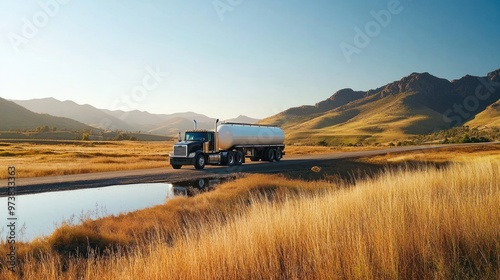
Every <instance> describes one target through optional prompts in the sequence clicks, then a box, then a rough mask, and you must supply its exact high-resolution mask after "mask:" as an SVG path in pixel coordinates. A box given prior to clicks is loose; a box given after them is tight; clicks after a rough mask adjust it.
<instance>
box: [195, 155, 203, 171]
mask: <svg viewBox="0 0 500 280" xmlns="http://www.w3.org/2000/svg"><path fill="white" fill-rule="evenodd" d="M194 168H196V169H203V168H205V156H204V155H203V154H201V153H200V154H198V156H197V157H196V161H195V162H194Z"/></svg>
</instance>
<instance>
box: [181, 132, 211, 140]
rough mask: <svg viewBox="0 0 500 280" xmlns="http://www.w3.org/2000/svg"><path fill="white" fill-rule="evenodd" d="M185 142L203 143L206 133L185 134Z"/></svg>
mask: <svg viewBox="0 0 500 280" xmlns="http://www.w3.org/2000/svg"><path fill="white" fill-rule="evenodd" d="M185 140H186V141H205V140H206V133H203V132H186V137H185Z"/></svg>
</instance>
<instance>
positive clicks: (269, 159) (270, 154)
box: [266, 149, 274, 162]
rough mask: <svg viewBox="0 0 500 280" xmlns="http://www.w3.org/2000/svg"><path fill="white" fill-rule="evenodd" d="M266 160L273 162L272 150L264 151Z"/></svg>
mask: <svg viewBox="0 0 500 280" xmlns="http://www.w3.org/2000/svg"><path fill="white" fill-rule="evenodd" d="M266 158H267V160H268V161H269V162H273V160H274V150H273V149H268V150H267V151H266Z"/></svg>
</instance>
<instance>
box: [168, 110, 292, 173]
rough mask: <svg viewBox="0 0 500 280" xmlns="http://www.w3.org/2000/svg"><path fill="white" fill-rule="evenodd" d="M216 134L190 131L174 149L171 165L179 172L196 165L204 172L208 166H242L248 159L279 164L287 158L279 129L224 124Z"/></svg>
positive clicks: (216, 127) (216, 130) (252, 125)
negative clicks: (283, 158)
mask: <svg viewBox="0 0 500 280" xmlns="http://www.w3.org/2000/svg"><path fill="white" fill-rule="evenodd" d="M218 123H219V120H217V121H216V122H215V130H214V131H210V130H199V129H196V121H194V126H195V127H194V129H193V130H188V131H186V133H185V134H184V140H181V137H180V132H179V142H178V143H176V144H175V145H174V149H173V152H172V153H171V154H170V165H171V166H172V168H174V169H179V168H181V167H182V166H183V165H194V167H195V168H196V169H203V168H205V165H207V164H210V165H227V166H233V165H241V164H243V163H245V158H249V159H250V160H251V161H259V160H262V161H269V162H272V161H280V160H281V158H282V157H283V155H284V154H285V152H284V150H285V145H284V144H283V142H284V140H285V134H284V132H283V130H281V129H280V128H279V127H276V126H269V125H256V124H245V123H230V122H223V123H221V124H220V126H218Z"/></svg>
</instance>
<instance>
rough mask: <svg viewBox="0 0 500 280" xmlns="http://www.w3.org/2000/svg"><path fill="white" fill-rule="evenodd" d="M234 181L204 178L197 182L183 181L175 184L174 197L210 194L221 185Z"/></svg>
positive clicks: (230, 178)
mask: <svg viewBox="0 0 500 280" xmlns="http://www.w3.org/2000/svg"><path fill="white" fill-rule="evenodd" d="M232 180H234V178H233V177H228V178H203V179H197V180H189V181H182V182H178V183H174V184H172V185H173V189H174V195H178V196H195V195H197V194H200V193H204V192H209V191H212V190H214V189H215V187H216V186H217V185H219V184H222V183H224V182H227V181H232Z"/></svg>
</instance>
